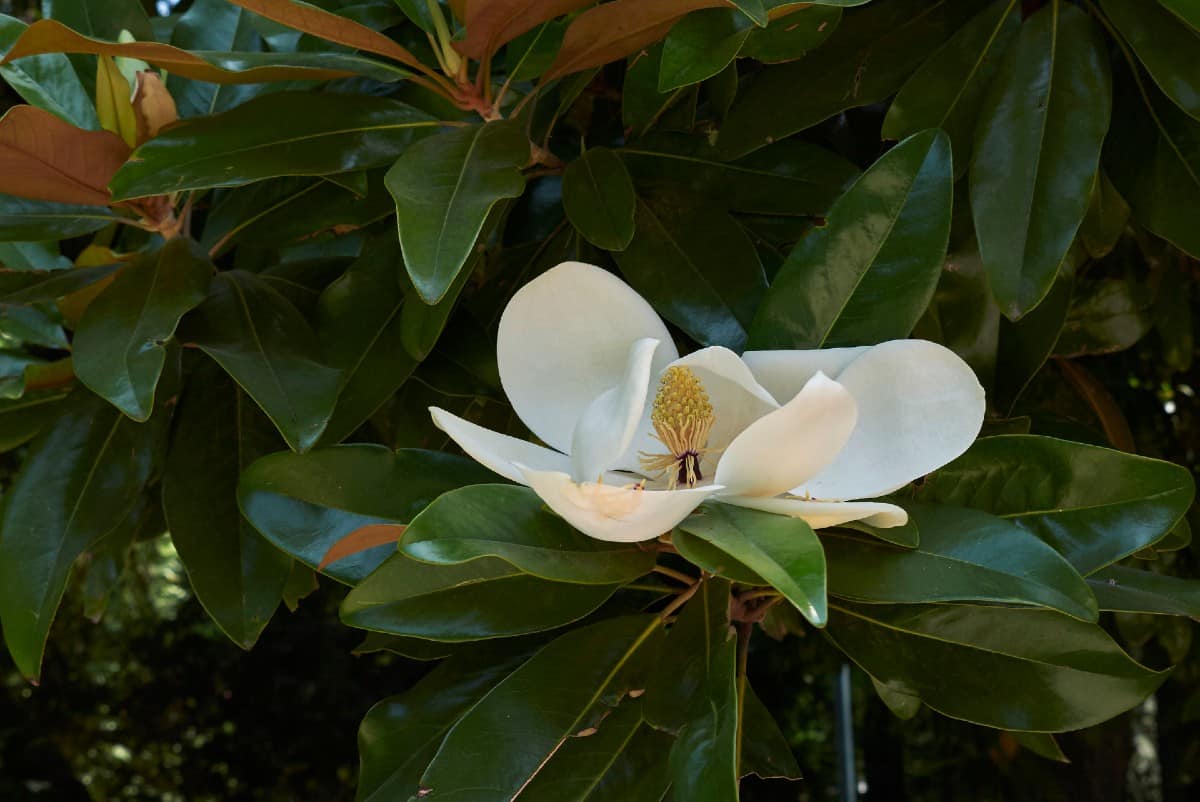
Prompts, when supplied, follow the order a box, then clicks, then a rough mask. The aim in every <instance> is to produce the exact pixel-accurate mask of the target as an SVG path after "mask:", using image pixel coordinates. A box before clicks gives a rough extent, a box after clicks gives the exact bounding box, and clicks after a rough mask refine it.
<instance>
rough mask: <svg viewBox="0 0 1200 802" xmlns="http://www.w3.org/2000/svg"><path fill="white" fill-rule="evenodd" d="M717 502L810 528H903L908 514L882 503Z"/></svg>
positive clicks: (744, 499)
mask: <svg viewBox="0 0 1200 802" xmlns="http://www.w3.org/2000/svg"><path fill="white" fill-rule="evenodd" d="M721 501H722V502H724V503H726V504H733V505H736V506H738V507H749V508H750V509H754V510H762V511H763V512H773V513H775V514H776V515H790V516H792V517H793V518H803V519H804V521H805V523H807V524H808V525H809V526H811V527H812V528H813V529H824V528H825V527H828V526H839V525H840V524H847V523H850V522H851V521H862V522H863V523H865V524H870V525H871V526H877V527H879V528H880V529H889V528H891V527H893V526H904V524H906V523H908V513H907V512H905V511H904V508H903V507H897V506H896V505H895V504H887V503H885V502H882V501H805V500H804V499H802V498H791V497H784V496H780V497H776V498H751V497H749V496H722V497H721Z"/></svg>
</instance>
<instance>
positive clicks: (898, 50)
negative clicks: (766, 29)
mask: <svg viewBox="0 0 1200 802" xmlns="http://www.w3.org/2000/svg"><path fill="white" fill-rule="evenodd" d="M978 8H979V4H978V3H975V2H957V1H956V2H946V0H934V2H928V0H899V1H898V2H888V3H872V4H870V5H869V6H868V7H867V8H865V9H863V10H862V11H860V12H856V13H855V14H853V15H849V16H847V17H846V18H845V19H844V20H842V23H841V24H840V25H839V26H838V27H837V30H835V31H834V32H833V35H832V36H831V37H829V39H828V40H827V41H826V42H825V43H824V44H823V45H821V46H820V47H819V48H817V49H816V50H814V51H813V52H812V53H810V54H809V55H808V56H806V57H804V58H802V59H800V60H799V61H796V62H792V63H790V64H783V65H780V66H778V67H768V68H767V69H765V70H764V71H763V72H762V73H761V74H759V75H758V76H757V77H756V78H755V79H754V81H753V82H752V83H750V84H749V85H748V86H746V87H745V88H743V89H742V91H741V92H739V93H738V99H737V101H736V102H734V104H733V108H732V109H730V111H729V115H728V117H727V118H726V121H725V125H724V127H723V128H722V129H721V132H720V136H719V138H718V140H717V146H718V148H719V149H720V150H721V152H722V154H724V155H725V157H726V158H735V157H737V156H742V155H745V154H746V153H749V152H750V151H752V150H756V149H758V148H761V147H763V146H765V145H769V144H771V143H772V142H775V141H777V140H780V139H783V138H785V137H788V136H791V135H792V134H794V133H796V132H798V131H803V130H804V129H806V128H810V127H812V126H814V125H816V124H817V123H819V122H821V121H822V120H826V119H828V118H830V117H832V116H833V115H835V114H837V113H839V112H842V111H845V110H846V109H850V108H854V107H856V106H866V105H869V104H872V103H878V102H879V101H881V100H883V99H884V98H886V97H888V96H889V95H891V94H892V93H894V92H895V91H896V90H897V89H899V88H900V85H901V84H902V83H903V82H904V79H905V78H906V77H907V76H908V74H909V73H910V72H912V70H913V69H914V68H916V67H917V65H919V64H920V63H921V62H922V61H924V60H925V58H926V57H928V55H929V53H930V51H931V50H933V49H935V48H936V47H937V46H938V45H940V44H941V43H942V42H943V41H944V40H945V38H946V36H947V35H948V34H949V33H950V31H952V30H954V29H955V28H956V27H957V26H958V24H959V23H961V22H962V21H964V20H965V19H967V18H969V17H970V15H971V14H972V13H974V11H975V10H977V9H978ZM786 20H787V18H786V17H785V18H784V19H783V20H782V21H785V22H786ZM801 88H802V89H803V91H800V89H801Z"/></svg>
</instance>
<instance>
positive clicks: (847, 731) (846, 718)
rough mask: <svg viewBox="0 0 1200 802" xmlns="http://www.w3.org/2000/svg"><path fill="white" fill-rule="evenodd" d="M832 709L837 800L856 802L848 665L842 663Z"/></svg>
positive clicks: (856, 791)
mask: <svg viewBox="0 0 1200 802" xmlns="http://www.w3.org/2000/svg"><path fill="white" fill-rule="evenodd" d="M833 687H834V691H833V707H834V722H835V724H836V726H835V733H836V735H837V757H838V799H839V800H841V802H857V800H858V771H857V769H856V768H855V764H854V710H853V708H852V707H851V704H852V703H851V699H850V664H849V663H843V664H842V668H841V670H839V671H838V674H837V680H836V682H835V683H834V686H833Z"/></svg>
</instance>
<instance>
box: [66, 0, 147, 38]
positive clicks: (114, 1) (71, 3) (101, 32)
mask: <svg viewBox="0 0 1200 802" xmlns="http://www.w3.org/2000/svg"><path fill="white" fill-rule="evenodd" d="M42 12H43V14H44V15H45V16H47V17H50V18H51V19H55V20H58V21H59V22H61V23H62V24H64V25H68V26H70V27H71V28H72V29H74V30H76V31H80V32H82V33H85V34H87V35H89V36H104V37H108V38H109V39H116V38H117V36H118V35H120V33H121V31H129V33H130V34H132V35H133V36H134V37H135V38H137V39H143V40H145V39H153V38H154V31H153V29H152V28H151V27H150V18H149V17H148V16H147V15H146V9H145V8H144V7H143V6H142V4H141V3H140V2H138V0H103V2H99V3H97V2H95V0H90V2H89V0H43V3H42Z"/></svg>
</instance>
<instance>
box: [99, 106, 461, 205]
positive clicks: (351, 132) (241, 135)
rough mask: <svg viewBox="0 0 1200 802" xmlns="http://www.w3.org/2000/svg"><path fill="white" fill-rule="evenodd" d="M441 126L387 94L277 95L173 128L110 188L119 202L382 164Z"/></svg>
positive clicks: (136, 158) (151, 144)
mask: <svg viewBox="0 0 1200 802" xmlns="http://www.w3.org/2000/svg"><path fill="white" fill-rule="evenodd" d="M439 125H440V123H438V121H437V120H435V119H433V118H432V117H430V116H429V115H427V114H426V113H424V112H422V111H418V110H417V109H415V108H413V107H412V106H408V105H405V104H403V103H400V102H398V101H395V100H389V99H387V98H379V97H371V96H369V95H342V94H332V93H317V92H276V93H273V94H269V95H264V96H263V97H260V98H256V99H254V100H252V101H250V102H249V103H246V104H244V105H241V106H238V107H237V108H234V109H231V110H230V111H227V112H224V113H222V114H216V115H213V116H211V117H202V118H197V119H195V120H189V121H185V122H183V123H180V124H179V125H176V126H172V127H171V128H170V129H169V130H167V131H164V132H163V133H161V134H159V135H158V136H157V137H155V138H154V139H152V140H150V141H149V142H147V143H146V144H144V145H142V146H141V147H140V148H138V149H137V150H136V151H134V154H133V156H132V157H130V160H129V162H128V163H126V165H125V166H124V167H122V168H121V169H120V170H119V171H117V174H116V175H115V176H114V177H113V180H112V182H111V184H110V187H111V188H112V192H113V197H114V199H116V200H121V199H128V198H141V197H145V196H147V195H158V194H162V193H167V192H179V191H180V190H185V189H204V188H207V187H236V186H240V185H241V184H248V183H251V182H252V181H262V180H263V179H266V178H275V177H278V176H285V175H326V174H329V173H342V172H346V171H348V170H360V169H363V168H369V167H380V166H383V165H385V164H387V163H389V162H391V161H392V160H393V159H395V158H396V157H397V156H399V155H400V154H401V153H402V152H404V151H405V149H406V148H408V147H409V145H411V144H412V143H413V142H414V141H416V140H417V139H419V138H420V137H423V136H427V135H429V134H431V133H433V132H435V131H436V130H437V129H438V127H439Z"/></svg>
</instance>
